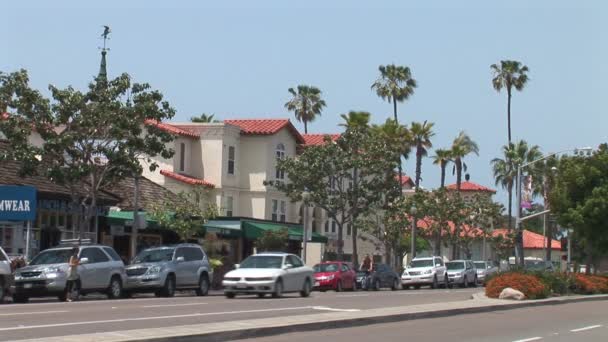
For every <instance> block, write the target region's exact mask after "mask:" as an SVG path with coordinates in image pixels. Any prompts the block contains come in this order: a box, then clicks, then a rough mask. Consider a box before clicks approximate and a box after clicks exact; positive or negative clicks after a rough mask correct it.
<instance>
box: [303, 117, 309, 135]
mask: <svg viewBox="0 0 608 342" xmlns="http://www.w3.org/2000/svg"><path fill="white" fill-rule="evenodd" d="M303 121H304V134H308V121H306V120H303Z"/></svg>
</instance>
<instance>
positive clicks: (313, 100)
mask: <svg viewBox="0 0 608 342" xmlns="http://www.w3.org/2000/svg"><path fill="white" fill-rule="evenodd" d="M288 91H289V93H290V94H291V95H292V96H293V98H292V99H291V100H289V101H288V102H287V103H285V108H287V110H289V111H292V112H294V114H295V116H296V119H297V120H298V121H300V122H303V123H304V133H305V134H308V123H309V122H312V121H314V120H315V118H316V117H317V116H318V115H321V111H322V110H323V107H325V101H324V100H323V99H322V98H321V90H319V88H317V87H313V86H307V85H299V86H298V88H297V92H296V90H294V89H293V88H289V89H288Z"/></svg>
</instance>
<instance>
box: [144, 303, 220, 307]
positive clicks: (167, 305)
mask: <svg viewBox="0 0 608 342" xmlns="http://www.w3.org/2000/svg"><path fill="white" fill-rule="evenodd" d="M207 304H209V303H185V304H158V305H144V306H142V308H164V307H170V306H194V305H207Z"/></svg>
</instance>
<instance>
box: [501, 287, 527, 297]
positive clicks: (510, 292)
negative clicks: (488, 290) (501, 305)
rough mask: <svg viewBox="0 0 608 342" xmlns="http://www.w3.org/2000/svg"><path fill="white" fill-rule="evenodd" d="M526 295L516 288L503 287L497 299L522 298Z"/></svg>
mask: <svg viewBox="0 0 608 342" xmlns="http://www.w3.org/2000/svg"><path fill="white" fill-rule="evenodd" d="M525 298H526V296H525V295H524V294H523V293H522V292H521V291H518V290H515V289H512V288H510V287H507V288H505V289H504V290H502V292H500V296H498V299H512V300H523V299H525Z"/></svg>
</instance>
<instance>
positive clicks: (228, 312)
mask: <svg viewBox="0 0 608 342" xmlns="http://www.w3.org/2000/svg"><path fill="white" fill-rule="evenodd" d="M310 309H312V307H311V306H297V307H291V308H277V309H261V310H242V311H223V312H208V313H194V314H187V315H172V316H152V317H137V318H122V319H107V320H101V321H83V322H69V323H56V324H41V325H29V326H28V325H20V326H17V327H9V328H0V331H12V330H25V329H41V328H54V327H67V326H74V325H90V324H105V323H121V322H129V321H149V320H159V319H174V318H188V317H203V316H219V315H236V314H243V313H256V312H273V311H295V310H310Z"/></svg>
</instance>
